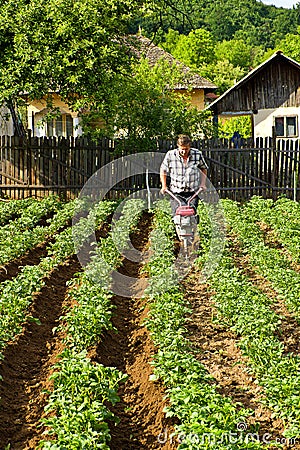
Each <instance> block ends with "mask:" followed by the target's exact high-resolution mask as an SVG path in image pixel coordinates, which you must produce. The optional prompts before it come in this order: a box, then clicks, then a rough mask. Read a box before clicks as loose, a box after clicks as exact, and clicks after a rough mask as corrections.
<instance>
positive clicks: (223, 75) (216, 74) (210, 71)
mask: <svg viewBox="0 0 300 450" xmlns="http://www.w3.org/2000/svg"><path fill="white" fill-rule="evenodd" d="M200 73H201V75H202V76H203V77H205V78H207V79H209V80H212V81H213V82H214V83H215V84H216V85H217V86H218V93H219V94H223V93H224V92H225V91H226V90H227V89H229V88H230V87H231V86H233V85H234V84H235V83H236V82H237V81H239V80H240V79H241V78H242V77H243V76H244V75H245V74H246V72H245V70H244V69H242V68H241V67H234V66H233V65H232V64H231V63H230V62H229V61H228V60H226V59H225V60H222V61H221V60H220V61H217V62H216V63H214V64H204V65H203V66H202V67H201V69H200Z"/></svg>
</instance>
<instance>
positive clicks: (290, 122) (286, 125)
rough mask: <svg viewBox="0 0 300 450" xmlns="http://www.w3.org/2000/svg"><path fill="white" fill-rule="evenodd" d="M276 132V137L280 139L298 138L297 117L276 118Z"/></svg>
mask: <svg viewBox="0 0 300 450" xmlns="http://www.w3.org/2000/svg"><path fill="white" fill-rule="evenodd" d="M275 131H276V136H279V137H296V136H298V130H297V117H296V116H282V117H275Z"/></svg>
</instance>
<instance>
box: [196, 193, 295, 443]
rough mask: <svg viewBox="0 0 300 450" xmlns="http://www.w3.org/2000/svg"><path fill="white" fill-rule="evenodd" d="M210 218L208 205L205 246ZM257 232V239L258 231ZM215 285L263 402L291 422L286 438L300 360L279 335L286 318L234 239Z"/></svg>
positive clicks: (215, 276) (202, 226) (221, 313)
mask: <svg viewBox="0 0 300 450" xmlns="http://www.w3.org/2000/svg"><path fill="white" fill-rule="evenodd" d="M231 205H232V208H233V211H231V215H230V217H232V218H235V219H236V217H237V211H236V204H235V203H233V202H227V201H226V207H225V210H226V212H227V217H228V216H229V208H230V206H231ZM206 220H207V218H206V217H205V211H201V213H200V229H201V230H202V235H201V242H202V243H203V246H204V247H206V246H207V245H206V244H205V241H207V240H208V239H209V236H208V235H209V231H208V230H206V228H207V227H206V224H205V221H206ZM230 223H231V220H230ZM239 223H240V225H241V227H240V229H244V228H243V226H242V222H239ZM243 225H244V226H246V225H245V224H243ZM205 230H206V232H205ZM252 237H253V239H255V238H256V235H255V236H253V235H252ZM253 245H254V242H253ZM210 287H211V290H212V291H213V292H214V294H213V300H214V302H215V306H216V307H217V310H218V313H219V319H221V320H222V322H223V323H225V325H227V326H230V327H231V329H232V330H233V331H234V332H235V333H236V334H237V336H239V337H240V339H239V340H238V341H237V342H238V345H239V347H240V348H241V350H242V352H243V354H244V355H245V356H246V357H247V359H248V363H249V365H250V367H251V371H252V372H253V373H254V375H255V376H256V378H257V379H258V382H259V383H260V385H261V386H262V387H263V389H264V396H263V398H262V402H263V403H265V404H266V405H268V406H269V407H270V408H271V409H273V411H274V413H275V415H276V416H277V417H280V418H282V419H283V420H284V421H286V422H287V423H289V429H288V430H286V432H285V436H286V437H287V438H295V437H298V436H299V433H300V428H299V425H300V414H299V394H300V391H299V389H300V388H299V386H300V384H299V383H300V360H299V358H298V357H296V356H295V355H293V354H292V353H288V354H286V353H285V351H284V345H283V344H282V342H280V340H279V339H278V337H277V336H278V334H279V333H280V323H281V320H280V316H278V315H277V314H275V312H274V311H272V309H271V305H272V299H270V298H269V297H267V296H266V295H265V294H263V293H262V292H261V291H260V290H259V289H258V288H256V287H255V286H253V285H252V283H251V281H250V280H249V279H248V278H247V277H246V276H245V275H244V274H243V272H242V270H241V269H238V268H237V267H235V265H234V262H233V259H232V248H231V247H230V243H229V242H227V246H226V248H225V252H224V255H223V258H222V260H221V261H220V264H219V266H218V267H217V268H216V270H215V272H214V274H213V276H212V277H211V279H210Z"/></svg>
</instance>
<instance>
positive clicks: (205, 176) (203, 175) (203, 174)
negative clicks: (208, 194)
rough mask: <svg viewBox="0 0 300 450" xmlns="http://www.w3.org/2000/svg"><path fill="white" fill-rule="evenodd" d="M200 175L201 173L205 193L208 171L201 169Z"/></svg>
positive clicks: (201, 184) (201, 185)
mask: <svg viewBox="0 0 300 450" xmlns="http://www.w3.org/2000/svg"><path fill="white" fill-rule="evenodd" d="M200 173H201V183H200V187H201V188H202V189H203V190H204V191H205V190H206V178H207V169H201V170H200Z"/></svg>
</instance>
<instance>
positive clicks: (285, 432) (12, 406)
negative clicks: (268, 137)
mask: <svg viewBox="0 0 300 450" xmlns="http://www.w3.org/2000/svg"><path fill="white" fill-rule="evenodd" d="M86 202H87V200H86V199H76V200H73V201H70V202H62V201H61V200H59V198H57V197H55V196H53V197H52V196H50V197H45V198H44V199H42V200H35V199H25V200H11V201H7V202H6V201H5V202H4V201H3V202H0V223H1V228H0V240H1V247H0V264H1V267H0V269H1V270H0V276H1V285H0V357H1V361H0V376H1V378H0V448H1V449H3V450H4V449H5V450H8V449H13V450H24V449H33V448H34V449H35V448H40V449H51V450H54V449H72V450H73V449H82V450H88V449H109V448H111V449H121V450H127V449H132V450H138V449H147V450H154V449H162V450H175V449H179V450H183V449H190V450H191V449H195V450H196V449H215V450H225V449H233V450H235V449H276V448H283V449H290V448H293V449H297V448H300V395H299V394H300V392H299V390H300V360H299V336H300V326H299V319H300V300H299V298H300V256H299V255H300V251H299V250H300V206H299V204H298V203H295V202H293V201H291V200H288V199H286V198H284V197H282V198H279V199H278V200H277V201H276V202H274V201H273V200H269V199H268V200H267V199H263V198H260V197H252V199H251V200H250V201H248V202H247V203H245V204H238V203H236V202H234V201H231V200H222V201H221V202H220V204H219V205H216V204H213V203H211V204H210V203H204V202H203V203H200V205H199V217H200V221H199V224H198V231H199V237H200V249H199V254H198V257H197V259H196V261H195V262H194V264H193V265H192V266H191V268H190V271H189V273H188V275H187V276H185V277H184V278H182V277H180V270H176V269H175V266H176V258H177V256H178V246H179V244H178V241H177V240H176V236H175V229H174V226H173V223H172V220H171V216H170V212H169V203H168V201H167V200H159V201H157V202H156V203H155V205H154V207H153V210H152V211H146V206H145V205H144V203H143V201H142V200H140V199H130V200H127V201H126V202H123V203H122V204H119V203H120V202H115V201H108V200H107V201H102V202H100V203H99V204H96V205H92V206H91V207H89V206H88V205H87V203H86ZM81 208H84V210H85V211H87V212H86V214H84V215H82V216H80V215H78V219H77V221H76V223H75V224H74V222H73V225H72V219H73V218H74V217H75V216H76V214H77V212H78V211H80V210H81ZM116 211H121V212H120V213H118V214H117V213H116ZM220 211H221V212H222V215H224V217H225V222H226V229H223V230H219V233H220V236H217V238H216V233H215V232H214V223H213V222H212V217H216V215H217V214H220ZM222 233H223V234H222ZM93 234H95V236H96V242H95V243H93V242H92V240H91V238H90V237H91V235H93ZM129 236H130V240H131V245H132V246H133V248H134V249H137V250H138V252H140V254H141V255H142V259H141V260H140V261H132V260H130V259H129V257H128V255H129V253H128V254H127V253H126V251H127V250H128V248H129V247H130V245H129V244H130V243H129V242H128V237H129ZM218 237H219V238H220V240H222V242H223V244H224V248H223V247H222V246H221V247H220V248H221V249H222V251H221V254H219V255H218V258H216V261H217V263H216V264H215V265H214V270H213V271H212V273H211V274H210V276H209V277H207V278H205V277H203V270H204V268H205V266H206V265H207V260H208V258H209V257H211V254H212V253H211V249H212V247H213V246H214V245H215V242H214V240H216V239H218ZM223 244H222V245H223ZM83 248H84V249H85V255H87V257H86V260H85V264H84V267H83V265H82V264H80V262H79V260H78V253H79V251H80V250H82V249H83ZM126 255H127V256H126ZM208 255H210V256H208ZM176 267H177V269H178V264H177V266H176ZM113 273H119V274H122V275H124V276H127V277H131V279H134V280H135V283H134V287H132V295H124V296H122V295H119V294H118V293H114V292H115V291H114V285H113V282H112V274H113Z"/></svg>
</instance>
